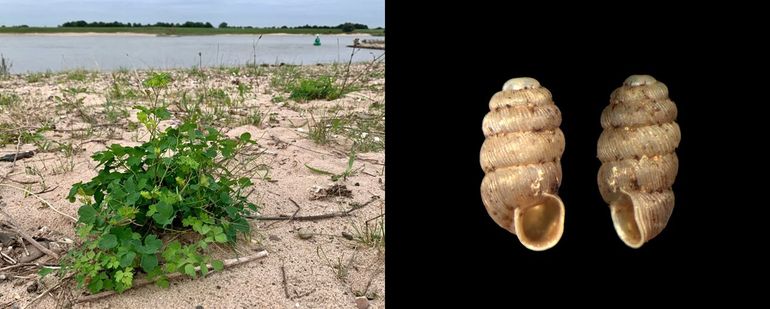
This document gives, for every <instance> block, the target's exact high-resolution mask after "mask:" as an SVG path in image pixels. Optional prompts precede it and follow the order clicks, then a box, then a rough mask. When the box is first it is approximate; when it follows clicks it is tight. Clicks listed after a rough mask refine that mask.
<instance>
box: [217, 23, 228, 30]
mask: <svg viewBox="0 0 770 309" xmlns="http://www.w3.org/2000/svg"><path fill="white" fill-rule="evenodd" d="M219 28H221V29H224V28H227V23H226V22H222V23H221V24H219Z"/></svg>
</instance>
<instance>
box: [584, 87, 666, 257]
mask: <svg viewBox="0 0 770 309" xmlns="http://www.w3.org/2000/svg"><path fill="white" fill-rule="evenodd" d="M676 115H677V109H676V105H675V104H674V102H672V101H671V100H670V99H669V98H668V88H667V87H666V85H664V84H663V83H661V82H659V81H657V80H655V78H653V77H652V76H649V75H632V76H630V77H629V78H627V79H626V81H625V82H624V83H623V86H622V87H620V88H618V89H616V90H615V91H614V92H613V93H612V95H611V96H610V104H609V105H608V106H607V107H606V108H605V109H604V111H603V112H602V118H601V123H602V128H604V131H603V132H602V134H601V136H600V137H599V144H598V147H597V152H598V157H599V160H600V161H601V162H602V166H601V168H600V169H599V175H598V181H599V191H600V192H601V195H602V198H603V199H604V201H605V202H607V203H608V204H609V206H610V211H611V214H612V221H613V225H614V226H615V231H616V232H617V233H618V236H620V239H622V240H623V242H625V243H626V245H628V246H629V247H632V248H639V247H641V246H642V245H643V244H644V243H645V242H647V241H649V240H650V239H652V238H653V237H655V236H656V235H658V234H659V233H660V232H661V231H662V230H663V228H665V227H666V223H668V219H669V217H670V216H671V212H672V211H673V209H674V192H673V191H672V190H671V186H672V185H673V184H674V179H675V178H676V173H677V169H678V167H679V161H678V159H677V157H676V153H675V150H676V148H677V146H679V141H680V138H681V134H680V132H679V126H678V125H677V124H676V122H675V120H676Z"/></svg>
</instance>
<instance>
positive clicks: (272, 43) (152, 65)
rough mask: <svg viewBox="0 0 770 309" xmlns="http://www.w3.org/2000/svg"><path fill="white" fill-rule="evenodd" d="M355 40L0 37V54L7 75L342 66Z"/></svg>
mask: <svg viewBox="0 0 770 309" xmlns="http://www.w3.org/2000/svg"><path fill="white" fill-rule="evenodd" d="M355 38H360V39H362V40H364V39H371V38H372V37H369V36H355V35H322V36H321V46H313V41H314V40H315V36H313V35H263V36H262V38H261V39H259V35H205V36H150V35H135V34H109V35H104V34H100V35H88V34H82V35H81V34H77V35H76V34H64V35H48V34H40V35H38V34H25V35H5V34H0V54H2V55H3V57H4V58H5V59H6V60H9V61H10V62H11V63H12V67H11V72H12V73H27V72H44V71H63V70H71V69H88V70H102V71H112V70H118V69H166V68H189V67H193V66H197V65H203V66H204V67H211V66H239V65H245V64H246V63H247V62H252V61H254V59H255V58H256V62H257V63H258V64H263V63H264V64H278V63H288V64H315V63H333V62H347V61H349V60H350V56H351V53H352V52H353V49H352V48H349V47H346V45H352V43H353V40H354V39H355ZM383 53H384V51H382V50H367V49H357V50H356V52H355V54H354V55H353V61H354V62H361V61H371V60H372V59H373V58H374V57H377V56H380V55H382V54H383Z"/></svg>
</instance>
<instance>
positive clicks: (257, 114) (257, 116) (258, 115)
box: [242, 108, 263, 127]
mask: <svg viewBox="0 0 770 309" xmlns="http://www.w3.org/2000/svg"><path fill="white" fill-rule="evenodd" d="M262 116H263V115H262V111H260V110H259V109H258V108H254V109H253V110H252V112H251V113H249V114H248V115H247V116H246V118H245V119H244V120H243V122H242V123H243V124H250V125H253V126H257V127H258V126H259V125H261V124H262Z"/></svg>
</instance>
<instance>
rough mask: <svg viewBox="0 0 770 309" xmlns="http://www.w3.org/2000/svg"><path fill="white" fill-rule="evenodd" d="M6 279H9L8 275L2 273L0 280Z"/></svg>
mask: <svg viewBox="0 0 770 309" xmlns="http://www.w3.org/2000/svg"><path fill="white" fill-rule="evenodd" d="M5 279H8V276H6V275H5V274H0V281H5Z"/></svg>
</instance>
